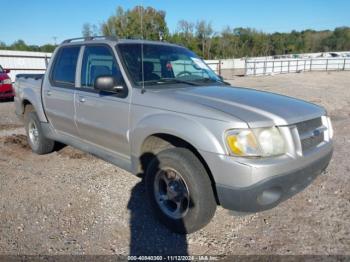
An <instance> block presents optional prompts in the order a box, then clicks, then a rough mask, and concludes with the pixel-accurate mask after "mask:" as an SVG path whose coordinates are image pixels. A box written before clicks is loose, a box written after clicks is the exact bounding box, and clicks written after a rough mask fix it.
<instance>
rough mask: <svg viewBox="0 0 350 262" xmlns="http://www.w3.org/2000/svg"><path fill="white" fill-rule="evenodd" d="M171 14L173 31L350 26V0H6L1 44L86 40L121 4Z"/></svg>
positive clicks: (2, 18)
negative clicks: (182, 23) (184, 26)
mask: <svg viewBox="0 0 350 262" xmlns="http://www.w3.org/2000/svg"><path fill="white" fill-rule="evenodd" d="M142 4H143V5H144V6H152V7H155V8H157V9H161V10H164V11H166V21H167V23H168V26H169V29H170V32H173V31H174V30H175V29H176V26H177V22H178V21H179V20H181V19H186V20H189V21H193V22H196V21H197V20H200V19H206V20H208V21H211V22H212V25H213V27H214V29H215V30H216V31H218V32H219V31H220V30H221V29H222V28H223V27H225V26H227V25H229V26H231V27H252V28H255V29H258V30H262V31H265V32H275V31H279V32H289V31H291V30H293V29H295V30H304V29H316V30H322V29H334V28H335V27H339V26H350V14H349V11H350V1H349V0H328V1H327V0H289V1H287V0H231V1H230V0H216V1H214V0H209V1H193V0H192V1H191V0H186V1H184V0H139V1H134V0H127V1H117V0H98V1H96V0H60V1H58V0H56V1H55V0H50V1H49V0H1V21H2V25H1V26H0V41H4V42H5V43H7V44H10V43H12V42H14V41H15V40H18V39H23V40H24V41H26V43H28V44H37V45H42V44H45V43H53V42H54V37H57V42H58V43H59V42H61V41H63V40H64V39H66V38H71V37H79V36H81V29H82V25H83V24H84V23H86V22H89V23H92V24H97V25H100V24H101V23H102V22H103V21H105V20H106V19H107V18H108V17H109V16H110V15H112V14H114V13H115V9H116V7H117V6H119V5H120V6H122V7H124V8H131V7H134V6H135V5H142Z"/></svg>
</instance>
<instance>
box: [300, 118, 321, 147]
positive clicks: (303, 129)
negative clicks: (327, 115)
mask: <svg viewBox="0 0 350 262" xmlns="http://www.w3.org/2000/svg"><path fill="white" fill-rule="evenodd" d="M296 127H297V129H298V132H299V137H300V143H301V148H302V150H303V152H305V151H308V150H310V149H312V148H314V147H316V146H318V145H319V144H320V143H322V142H323V141H324V129H323V125H322V119H321V117H319V118H315V119H311V120H307V121H304V122H300V123H298V124H296Z"/></svg>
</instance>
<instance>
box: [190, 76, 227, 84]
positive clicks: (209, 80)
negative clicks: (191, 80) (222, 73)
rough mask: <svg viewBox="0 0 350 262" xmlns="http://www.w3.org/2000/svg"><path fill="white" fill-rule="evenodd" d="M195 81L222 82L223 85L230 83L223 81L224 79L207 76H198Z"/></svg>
mask: <svg viewBox="0 0 350 262" xmlns="http://www.w3.org/2000/svg"><path fill="white" fill-rule="evenodd" d="M195 81H198V82H199V81H200V82H207V83H208V82H212V83H220V84H224V85H231V84H230V83H228V82H226V81H224V80H215V79H212V78H208V77H205V78H199V79H196V80H195Z"/></svg>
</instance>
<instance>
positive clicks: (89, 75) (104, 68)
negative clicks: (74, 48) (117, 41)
mask: <svg viewBox="0 0 350 262" xmlns="http://www.w3.org/2000/svg"><path fill="white" fill-rule="evenodd" d="M99 76H113V77H115V78H116V79H117V80H118V81H119V82H120V83H121V82H122V79H123V77H122V74H121V72H120V69H119V66H118V65H117V62H116V60H115V58H114V55H113V53H112V52H111V51H110V50H109V48H108V47H106V46H86V47H85V51H84V56H83V62H82V68H81V87H82V88H90V89H93V87H94V83H95V80H96V78H97V77H99Z"/></svg>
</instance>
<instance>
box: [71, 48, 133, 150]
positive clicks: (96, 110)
mask: <svg viewBox="0 0 350 262" xmlns="http://www.w3.org/2000/svg"><path fill="white" fill-rule="evenodd" d="M98 76H114V77H116V78H117V79H118V81H119V82H122V83H124V81H123V77H122V74H121V72H120V68H119V65H118V63H117V61H116V59H115V57H114V53H113V51H112V49H111V48H110V47H109V46H107V45H87V46H85V48H84V55H83V59H82V64H81V87H80V88H77V89H76V96H75V104H76V124H77V127H78V134H79V136H80V137H81V138H82V139H84V140H86V141H89V142H91V143H94V144H96V145H99V146H102V147H103V148H105V149H109V150H112V151H113V152H117V153H119V154H120V156H121V157H127V156H129V154H130V146H129V144H128V130H129V104H130V103H129V97H128V92H127V90H128V89H127V87H126V85H125V83H124V89H125V92H121V93H118V94H116V93H106V92H99V91H97V90H95V89H94V87H93V86H94V82H95V79H96V78H97V77H98Z"/></svg>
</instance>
